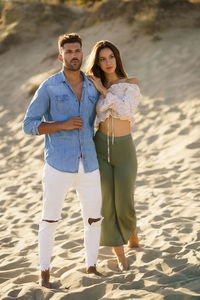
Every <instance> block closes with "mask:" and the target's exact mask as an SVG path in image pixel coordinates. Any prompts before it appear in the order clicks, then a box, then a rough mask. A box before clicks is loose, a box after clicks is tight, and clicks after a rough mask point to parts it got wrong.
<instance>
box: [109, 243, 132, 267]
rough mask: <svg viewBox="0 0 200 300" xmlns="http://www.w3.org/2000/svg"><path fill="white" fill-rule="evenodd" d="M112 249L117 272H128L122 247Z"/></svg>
mask: <svg viewBox="0 0 200 300" xmlns="http://www.w3.org/2000/svg"><path fill="white" fill-rule="evenodd" d="M113 249H114V252H115V254H116V256H117V262H118V268H119V270H120V271H122V272H123V271H126V270H128V268H129V265H128V260H127V258H126V256H125V254H124V247H123V246H119V247H113Z"/></svg>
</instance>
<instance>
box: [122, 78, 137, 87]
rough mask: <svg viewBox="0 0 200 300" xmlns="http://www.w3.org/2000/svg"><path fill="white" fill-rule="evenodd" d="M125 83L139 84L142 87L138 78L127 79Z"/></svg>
mask: <svg viewBox="0 0 200 300" xmlns="http://www.w3.org/2000/svg"><path fill="white" fill-rule="evenodd" d="M124 82H126V83H132V84H137V85H138V86H139V85H140V82H139V80H138V79H137V78H136V77H130V78H126V79H125V81H124Z"/></svg>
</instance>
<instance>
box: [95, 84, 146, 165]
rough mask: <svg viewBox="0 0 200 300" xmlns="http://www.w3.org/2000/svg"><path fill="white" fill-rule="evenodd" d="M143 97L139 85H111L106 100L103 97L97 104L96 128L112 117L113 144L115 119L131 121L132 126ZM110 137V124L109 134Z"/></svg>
mask: <svg viewBox="0 0 200 300" xmlns="http://www.w3.org/2000/svg"><path fill="white" fill-rule="evenodd" d="M141 98H142V95H141V93H140V89H139V87H138V85H137V84H133V83H127V82H120V83H115V84H113V85H111V87H110V88H109V89H108V93H107V95H106V97H105V98H104V97H103V96H102V95H101V96H100V97H99V100H98V102H97V106H96V111H97V119H96V126H98V125H99V123H101V122H104V121H105V120H106V119H107V118H109V117H110V116H111V117H112V143H114V128H113V118H117V119H120V120H128V121H130V124H131V126H133V123H134V113H135V110H136V107H137V105H138V103H139V101H140V100H141ZM108 135H109V122H108V133H107V136H108ZM107 143H108V162H110V147H109V136H108V140H107Z"/></svg>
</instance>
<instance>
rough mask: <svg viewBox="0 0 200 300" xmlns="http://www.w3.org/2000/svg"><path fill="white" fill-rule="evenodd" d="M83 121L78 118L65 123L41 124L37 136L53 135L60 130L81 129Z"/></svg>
mask: <svg viewBox="0 0 200 300" xmlns="http://www.w3.org/2000/svg"><path fill="white" fill-rule="evenodd" d="M82 124H83V121H82V119H81V118H80V117H72V118H70V119H69V120H66V121H57V122H56V121H52V122H42V123H41V124H40V125H39V127H38V132H39V134H47V133H53V132H57V131H60V130H73V129H77V128H78V129H82Z"/></svg>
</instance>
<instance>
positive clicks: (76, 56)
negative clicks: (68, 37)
mask: <svg viewBox="0 0 200 300" xmlns="http://www.w3.org/2000/svg"><path fill="white" fill-rule="evenodd" d="M59 59H60V60H61V61H62V63H63V66H64V67H65V68H66V69H68V70H70V71H78V70H80V67H81V64H82V60H83V52H82V48H81V45H80V44H79V43H77V42H76V43H69V44H68V43H66V44H64V45H63V47H62V50H61V54H60V55H59Z"/></svg>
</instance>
